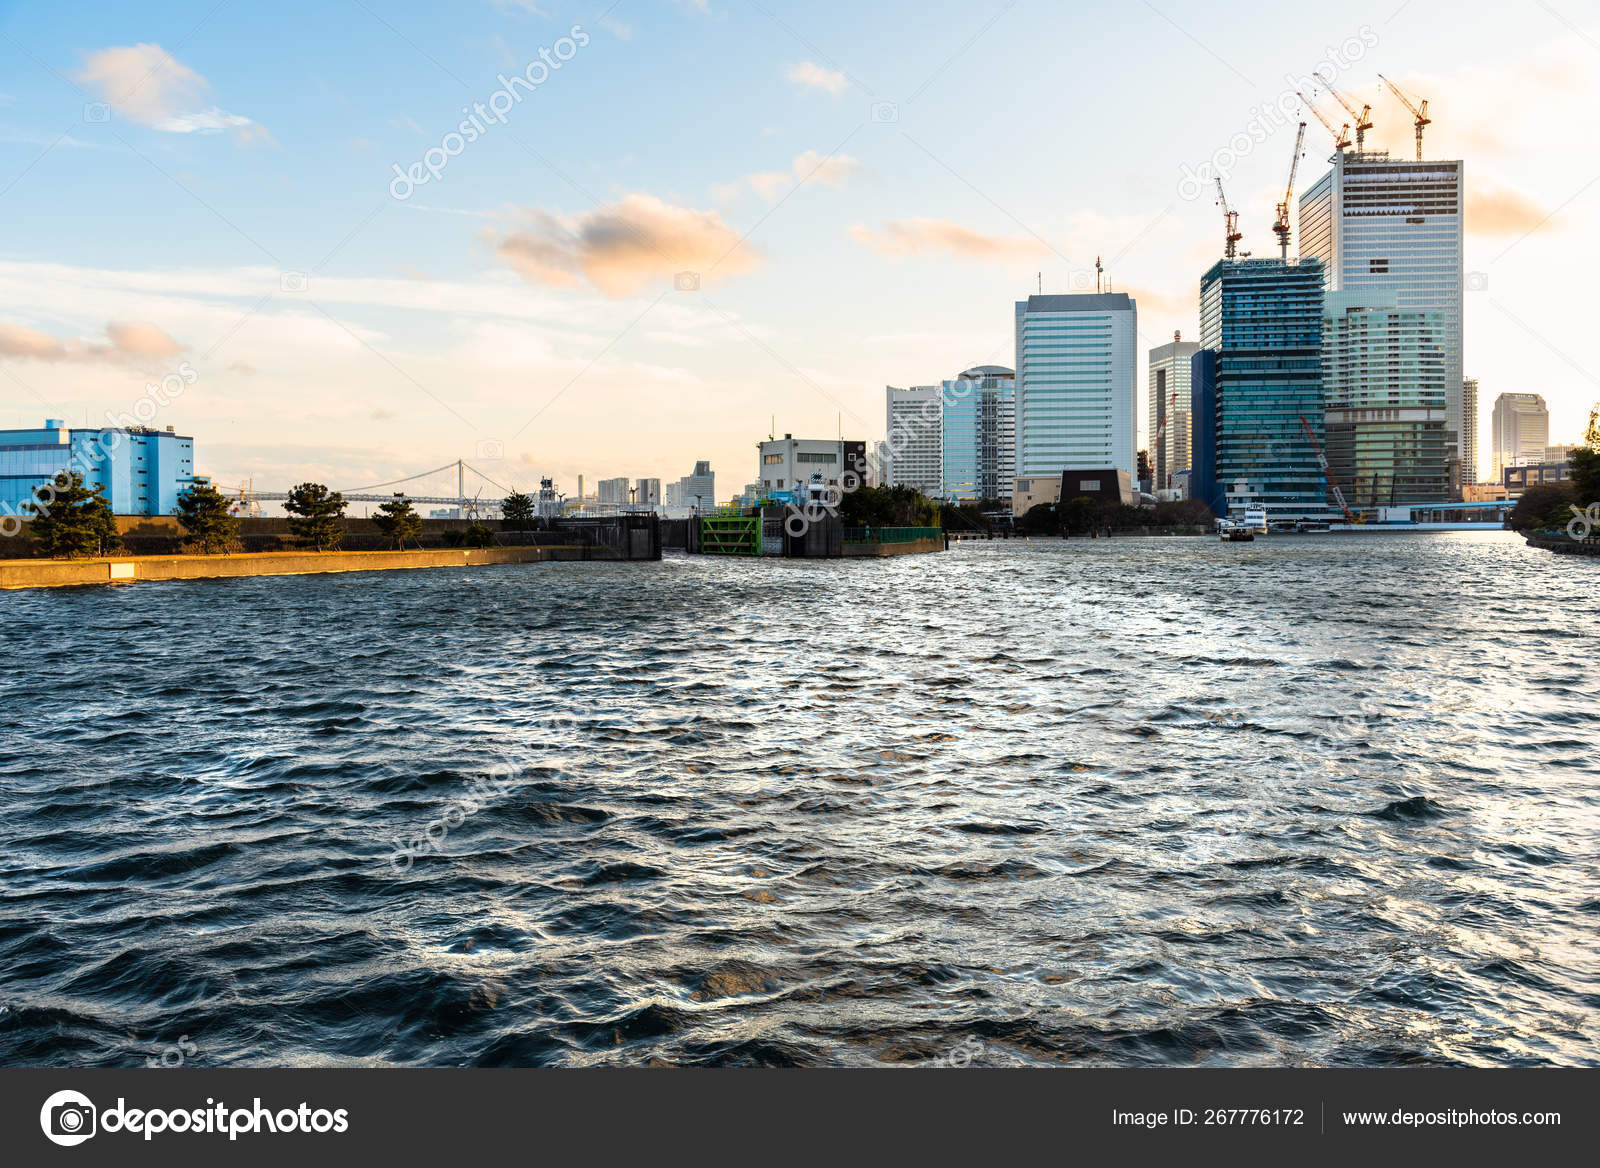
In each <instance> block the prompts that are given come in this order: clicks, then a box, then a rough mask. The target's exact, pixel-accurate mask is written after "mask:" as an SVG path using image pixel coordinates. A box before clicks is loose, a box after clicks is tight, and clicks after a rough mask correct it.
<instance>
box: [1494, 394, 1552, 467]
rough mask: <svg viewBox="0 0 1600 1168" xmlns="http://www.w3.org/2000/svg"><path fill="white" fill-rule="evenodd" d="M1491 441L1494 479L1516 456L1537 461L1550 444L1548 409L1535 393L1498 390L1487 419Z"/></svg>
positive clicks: (1517, 458) (1518, 458) (1515, 460)
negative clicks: (1498, 393) (1489, 416)
mask: <svg viewBox="0 0 1600 1168" xmlns="http://www.w3.org/2000/svg"><path fill="white" fill-rule="evenodd" d="M1489 425H1490V430H1491V431H1492V441H1493V443H1494V481H1495V482H1500V481H1501V480H1502V479H1503V477H1504V474H1505V469H1506V467H1508V466H1510V465H1512V464H1513V463H1515V462H1517V461H1518V460H1520V459H1526V460H1529V461H1532V462H1538V461H1539V460H1540V459H1542V458H1543V457H1544V448H1545V447H1546V446H1548V445H1549V444H1550V411H1549V409H1547V408H1546V407H1545V404H1544V398H1543V397H1541V396H1540V395H1539V394H1536V393H1502V394H1501V395H1500V396H1499V397H1497V398H1495V399H1494V416H1493V418H1492V419H1491V420H1490V424H1489Z"/></svg>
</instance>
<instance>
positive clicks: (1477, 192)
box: [1466, 182, 1555, 235]
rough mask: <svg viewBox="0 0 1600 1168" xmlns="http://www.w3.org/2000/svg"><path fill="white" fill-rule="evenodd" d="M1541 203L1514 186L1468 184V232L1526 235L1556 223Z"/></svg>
mask: <svg viewBox="0 0 1600 1168" xmlns="http://www.w3.org/2000/svg"><path fill="white" fill-rule="evenodd" d="M1554 221H1555V217H1554V216H1553V215H1550V216H1547V215H1546V213H1545V212H1544V211H1543V210H1541V209H1540V207H1539V205H1538V204H1537V203H1535V202H1534V201H1533V200H1532V199H1530V198H1528V197H1527V196H1526V195H1524V194H1522V192H1520V191H1517V190H1513V189H1512V188H1511V187H1497V186H1492V185H1491V184H1489V183H1483V182H1473V183H1468V184H1467V217H1466V227H1467V232H1468V233H1469V234H1471V235H1526V234H1528V233H1529V232H1530V231H1537V230H1538V229H1539V228H1540V227H1543V226H1546V225H1547V222H1549V223H1553V222H1554Z"/></svg>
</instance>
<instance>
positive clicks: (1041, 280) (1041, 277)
mask: <svg viewBox="0 0 1600 1168" xmlns="http://www.w3.org/2000/svg"><path fill="white" fill-rule="evenodd" d="M1039 295H1040V296H1043V295H1044V273H1043V272H1040V273H1039Z"/></svg>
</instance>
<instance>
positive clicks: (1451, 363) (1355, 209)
mask: <svg viewBox="0 0 1600 1168" xmlns="http://www.w3.org/2000/svg"><path fill="white" fill-rule="evenodd" d="M1331 161H1332V162H1333V167H1332V169H1331V170H1329V171H1328V173H1327V174H1325V175H1323V176H1322V178H1320V179H1319V180H1317V182H1315V183H1313V184H1312V186H1311V187H1310V189H1309V190H1307V191H1306V192H1305V194H1303V195H1301V196H1300V200H1299V209H1300V254H1301V255H1302V256H1315V257H1316V258H1317V259H1320V260H1321V261H1322V262H1323V265H1324V267H1325V269H1326V276H1327V288H1328V291H1330V292H1355V291H1366V290H1369V289H1382V290H1387V291H1393V292H1394V294H1395V301H1396V304H1397V306H1398V307H1400V308H1402V309H1406V310H1411V311H1433V312H1439V313H1441V314H1442V326H1443V335H1442V344H1443V348H1444V384H1445V428H1446V429H1447V430H1449V431H1450V433H1451V435H1452V439H1451V441H1452V444H1453V446H1454V449H1455V457H1456V458H1457V459H1458V460H1460V461H1462V462H1463V463H1464V462H1466V438H1465V432H1466V428H1465V421H1464V418H1465V413H1464V410H1463V406H1462V397H1463V389H1464V382H1465V378H1464V377H1463V374H1462V356H1461V307H1462V287H1463V275H1462V210H1461V209H1462V199H1463V186H1464V170H1465V164H1464V163H1462V162H1460V161H1459V160H1457V161H1441V162H1417V161H1414V160H1410V159H1399V158H1390V157H1389V154H1388V152H1387V151H1365V152H1361V153H1357V152H1355V151H1343V152H1341V153H1339V154H1337V155H1335V156H1334V158H1333V159H1332V160H1331ZM1468 477H1470V476H1468Z"/></svg>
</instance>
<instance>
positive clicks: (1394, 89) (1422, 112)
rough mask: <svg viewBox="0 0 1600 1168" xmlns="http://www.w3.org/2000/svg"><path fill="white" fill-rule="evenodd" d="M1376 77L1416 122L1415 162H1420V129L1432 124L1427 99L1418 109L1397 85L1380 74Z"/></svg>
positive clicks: (1423, 100) (1424, 99)
mask: <svg viewBox="0 0 1600 1168" xmlns="http://www.w3.org/2000/svg"><path fill="white" fill-rule="evenodd" d="M1378 77H1379V79H1380V80H1382V82H1383V83H1384V84H1385V85H1387V86H1388V87H1389V92H1390V93H1392V94H1394V95H1395V96H1396V97H1398V98H1399V99H1400V104H1401V105H1403V106H1405V107H1406V109H1408V110H1410V111H1411V116H1412V118H1414V119H1415V120H1416V124H1417V161H1418V162H1421V161H1422V127H1423V126H1427V125H1431V124H1432V122H1433V119H1432V118H1430V117H1429V116H1428V99H1427V98H1423V99H1422V108H1420V109H1418V108H1417V107H1416V106H1415V105H1413V104H1412V102H1411V99H1410V98H1409V97H1407V96H1406V95H1405V94H1404V93H1402V92H1401V91H1400V87H1399V86H1398V85H1396V84H1395V83H1394V82H1393V81H1390V80H1389V79H1388V78H1387V77H1385V76H1384V75H1383V74H1382V73H1379V74H1378Z"/></svg>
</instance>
